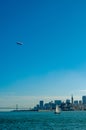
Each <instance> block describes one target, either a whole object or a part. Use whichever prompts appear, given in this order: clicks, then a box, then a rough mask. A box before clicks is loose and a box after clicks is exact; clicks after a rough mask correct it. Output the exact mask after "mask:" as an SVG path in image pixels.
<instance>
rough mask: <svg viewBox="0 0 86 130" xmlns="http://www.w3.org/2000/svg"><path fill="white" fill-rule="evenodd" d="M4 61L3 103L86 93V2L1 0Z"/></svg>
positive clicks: (0, 69) (0, 67)
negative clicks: (18, 43) (21, 43)
mask: <svg viewBox="0 0 86 130" xmlns="http://www.w3.org/2000/svg"><path fill="white" fill-rule="evenodd" d="M16 41H20V42H23V43H24V44H23V45H22V46H18V45H17V44H16ZM0 61H1V62H0V95H1V98H0V104H1V105H7V104H12V105H13V103H14V104H16V103H20V104H22V105H24V103H25V102H26V104H30V103H31V102H32V103H33V104H34V102H35V99H38V100H40V99H51V100H53V99H58V96H59V97H61V98H62V97H66V96H69V97H70V96H71V94H73V95H74V96H77V97H78V98H81V96H82V95H86V94H85V93H86V1H85V0H8V1H7V0H0Z"/></svg>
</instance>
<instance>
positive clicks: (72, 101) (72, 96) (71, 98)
mask: <svg viewBox="0 0 86 130" xmlns="http://www.w3.org/2000/svg"><path fill="white" fill-rule="evenodd" d="M71 103H72V104H73V95H72V96H71Z"/></svg>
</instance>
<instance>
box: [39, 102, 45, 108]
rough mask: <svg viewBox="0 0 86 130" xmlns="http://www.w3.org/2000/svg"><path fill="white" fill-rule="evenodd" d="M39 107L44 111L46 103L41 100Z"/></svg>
mask: <svg viewBox="0 0 86 130" xmlns="http://www.w3.org/2000/svg"><path fill="white" fill-rule="evenodd" d="M39 106H40V109H43V106H44V101H42V100H41V101H40V102H39Z"/></svg>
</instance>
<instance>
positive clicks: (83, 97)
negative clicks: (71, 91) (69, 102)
mask: <svg viewBox="0 0 86 130" xmlns="http://www.w3.org/2000/svg"><path fill="white" fill-rule="evenodd" d="M82 103H83V104H86V96H82Z"/></svg>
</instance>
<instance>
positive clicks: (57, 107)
mask: <svg viewBox="0 0 86 130" xmlns="http://www.w3.org/2000/svg"><path fill="white" fill-rule="evenodd" d="M60 113H61V109H60V108H59V106H58V105H56V110H55V114H60Z"/></svg>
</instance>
